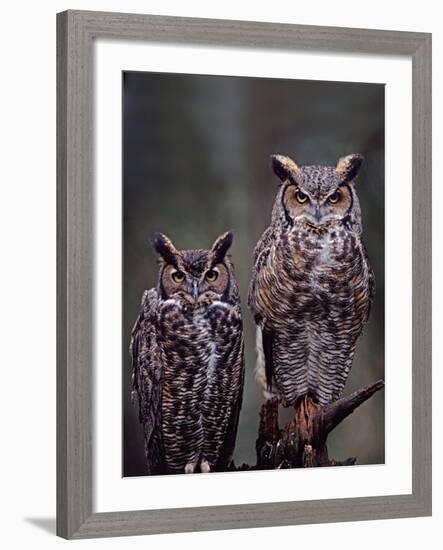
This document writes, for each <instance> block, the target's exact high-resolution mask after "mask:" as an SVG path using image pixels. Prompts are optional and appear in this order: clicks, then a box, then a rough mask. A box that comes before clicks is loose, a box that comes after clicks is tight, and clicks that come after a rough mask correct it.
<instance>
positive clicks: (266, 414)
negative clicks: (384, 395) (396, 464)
mask: <svg viewBox="0 0 443 550" xmlns="http://www.w3.org/2000/svg"><path fill="white" fill-rule="evenodd" d="M383 387H384V381H383V380H378V381H377V382H375V384H372V385H371V386H367V387H365V388H363V389H361V390H358V391H356V392H354V393H352V394H351V395H348V396H346V397H343V398H341V399H338V400H337V401H334V402H333V403H330V404H329V405H326V406H321V405H319V404H318V403H317V402H316V401H315V400H314V399H313V398H312V397H310V396H304V397H303V398H302V399H300V400H299V401H298V402H297V404H296V406H295V407H294V416H293V418H292V419H291V420H290V421H289V422H288V423H287V424H286V426H284V428H283V429H280V427H279V419H278V416H279V407H280V405H281V404H282V400H281V399H280V398H278V397H274V398H273V399H270V400H268V401H266V403H264V404H263V405H262V408H261V411H260V425H259V431H258V438H257V441H256V452H257V465H256V466H255V468H256V469H274V468H312V467H315V466H351V465H353V464H355V462H356V457H351V458H347V459H346V460H343V461H337V460H333V459H332V460H330V459H329V456H328V449H327V446H326V441H327V438H328V435H329V434H330V433H331V431H332V430H333V429H334V428H335V427H336V426H338V424H340V422H342V420H344V419H345V418H346V417H347V416H349V415H350V414H351V413H352V412H353V411H354V410H355V409H356V408H357V407H359V406H360V405H361V404H362V403H364V402H365V401H366V400H368V399H369V398H370V397H371V396H372V395H374V393H375V392H377V391H378V390H380V389H381V388H383ZM255 468H254V469H255Z"/></svg>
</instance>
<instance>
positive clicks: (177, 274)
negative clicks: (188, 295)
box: [171, 271, 185, 283]
mask: <svg viewBox="0 0 443 550" xmlns="http://www.w3.org/2000/svg"><path fill="white" fill-rule="evenodd" d="M171 277H172V280H173V281H174V283H182V282H183V281H184V280H185V274H184V273H183V271H174V273H173V274H172V275H171Z"/></svg>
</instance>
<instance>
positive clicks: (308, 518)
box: [57, 11, 432, 539]
mask: <svg viewBox="0 0 443 550" xmlns="http://www.w3.org/2000/svg"><path fill="white" fill-rule="evenodd" d="M96 38H113V39H122V40H149V41H151V42H152V41H157V42H174V43H187V44H189V43H194V44H207V45H222V46H238V47H246V46H247V47H251V48H269V49H271V48H272V49H276V48H277V49H278V48H280V49H283V48H284V49H298V50H315V51H339V52H345V53H354V52H355V53H367V54H386V55H403V56H409V57H410V58H411V59H412V94H413V96H412V117H413V144H412V145H413V153H412V154H413V167H412V168H413V186H412V205H413V244H412V246H413V251H412V252H413V265H412V277H413V296H412V306H413V330H412V365H413V368H412V384H413V387H412V494H408V495H395V496H380V497H361V498H345V499H332V500H310V501H302V502H278V503H260V504H245V505H232V506H211V507H198V508H181V509H162V510H138V511H130V512H109V513H93V506H92V503H93V474H92V457H93V455H92V453H93V446H94V441H93V437H92V410H93V401H92V400H93V385H92V380H93V376H92V375H93V372H92V357H93V347H94V342H93V338H92V333H93V311H92V303H93V299H92V298H93V270H94V263H93V246H94V244H93V243H94V239H93V211H94V209H93V195H94V193H93V128H92V124H93V122H92V121H93V116H92V115H93V42H94V40H95V39H96ZM57 266H58V267H57V534H58V535H59V536H61V537H65V538H68V539H73V538H86V537H104V536H121V535H142V534H151V533H166V532H170V533H172V532H185V531H203V530H215V529H235V528H246V527H266V526H278V525H296V524H303V523H324V522H337V521H352V520H367V519H382V518H400V517H413V516H426V515H430V514H431V501H432V498H431V35H430V34H426V33H412V32H397V31H395V32H394V31H380V30H365V29H350V28H332V27H316V26H300V25H287V24H276V23H272V24H271V23H255V22H245V21H224V20H212V19H196V18H179V17H163V16H153V15H135V14H124V13H102V12H88V11H66V12H63V13H60V14H58V15H57ZM405 337H409V335H405ZM388 405H389V404H388Z"/></svg>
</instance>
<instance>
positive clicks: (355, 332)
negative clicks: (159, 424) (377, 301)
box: [249, 155, 375, 405]
mask: <svg viewBox="0 0 443 550" xmlns="http://www.w3.org/2000/svg"><path fill="white" fill-rule="evenodd" d="M362 160H363V159H362V157H361V156H360V155H349V156H346V157H344V158H341V159H340V160H339V161H338V163H337V165H336V166H300V167H299V166H297V164H296V163H295V162H294V161H293V160H292V159H290V158H288V157H284V156H281V155H274V156H273V157H272V164H273V169H274V172H275V173H276V175H277V176H278V177H279V179H280V180H281V185H280V188H279V190H278V193H277V196H276V199H275V202H274V207H273V210H272V221H271V225H270V226H269V227H268V228H267V229H266V231H265V232H264V233H263V235H262V236H261V238H260V240H259V242H258V243H257V246H256V248H255V251H254V270H253V275H252V280H251V285H250V289H249V305H250V307H251V309H252V311H253V313H254V315H255V319H256V323H257V349H258V362H257V379H258V380H259V381H262V382H263V383H264V384H265V385H266V389H265V395H266V396H267V397H269V396H270V395H272V393H274V392H276V393H278V394H280V395H281V396H282V397H283V398H284V400H285V401H286V402H287V403H288V404H291V405H294V404H295V403H296V402H297V400H298V398H300V397H302V396H305V395H310V396H311V397H312V398H313V399H315V400H316V401H317V402H318V403H320V404H321V405H325V404H327V403H329V402H331V401H333V400H335V399H336V398H337V397H338V396H339V394H340V393H341V391H342V389H343V387H344V385H345V383H346V379H347V377H348V374H349V370H350V368H351V366H352V360H353V356H354V351H355V346H356V341H357V338H358V337H359V335H360V333H361V331H362V329H363V326H364V325H365V323H366V322H367V320H368V316H369V311H370V307H371V302H372V300H373V296H374V289H375V282H374V275H373V272H372V269H371V267H370V265H369V262H368V257H367V254H366V250H365V247H364V244H363V241H362V236H361V235H362V222H361V211H360V204H359V201H358V197H357V193H356V190H355V182H354V178H355V177H356V175H357V173H358V171H359V169H360V166H361V163H362Z"/></svg>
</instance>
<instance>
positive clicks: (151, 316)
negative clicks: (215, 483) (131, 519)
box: [130, 233, 244, 474]
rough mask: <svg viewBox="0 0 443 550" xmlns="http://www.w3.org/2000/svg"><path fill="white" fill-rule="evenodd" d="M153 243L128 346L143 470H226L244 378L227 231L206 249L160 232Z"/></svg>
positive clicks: (232, 444)
mask: <svg viewBox="0 0 443 550" xmlns="http://www.w3.org/2000/svg"><path fill="white" fill-rule="evenodd" d="M153 244H154V247H155V249H156V251H157V252H158V254H159V258H160V269H159V278H158V286H157V288H155V289H151V290H147V291H145V292H144V294H143V298H142V302H141V308H140V312H139V316H138V319H137V321H136V323H135V326H134V328H133V330H132V338H131V346H130V352H131V355H132V364H133V395H134V396H135V397H137V398H138V401H139V411H140V421H141V422H142V424H143V430H144V439H145V454H146V460H147V466H148V470H149V473H152V474H161V473H193V472H199V471H200V472H209V471H221V470H225V469H226V468H228V467H229V465H230V464H231V462H232V454H233V451H234V444H235V438H236V434H237V427H238V419H239V413H240V407H241V402H242V393H243V378H244V364H243V331H242V318H241V311H240V299H239V292H238V288H237V283H236V280H235V276H234V270H233V266H232V263H231V261H230V259H229V256H228V255H227V252H228V249H229V248H230V246H231V244H232V233H225V234H224V235H222V236H220V237H219V238H218V239H217V240H216V241H215V243H214V244H213V246H212V248H211V249H210V250H177V249H176V248H175V246H174V245H173V244H172V242H171V241H170V240H169V239H168V238H167V237H166V236H164V235H162V234H157V235H156V236H155V237H154V240H153Z"/></svg>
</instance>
